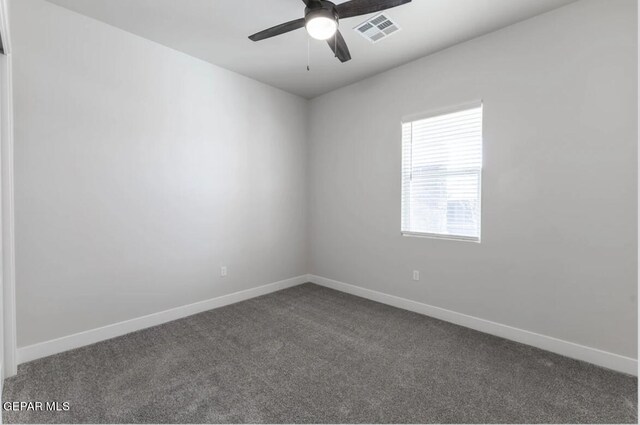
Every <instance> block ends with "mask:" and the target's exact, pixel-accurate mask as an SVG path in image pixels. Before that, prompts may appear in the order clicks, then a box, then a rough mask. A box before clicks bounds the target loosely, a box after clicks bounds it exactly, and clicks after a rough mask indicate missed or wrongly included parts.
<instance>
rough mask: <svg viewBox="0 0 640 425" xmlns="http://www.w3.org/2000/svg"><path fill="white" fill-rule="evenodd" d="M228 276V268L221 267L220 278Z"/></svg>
mask: <svg viewBox="0 0 640 425" xmlns="http://www.w3.org/2000/svg"><path fill="white" fill-rule="evenodd" d="M226 275H227V266H222V267H220V276H222V277H225V276H226Z"/></svg>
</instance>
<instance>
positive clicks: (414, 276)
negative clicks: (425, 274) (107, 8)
mask: <svg viewBox="0 0 640 425" xmlns="http://www.w3.org/2000/svg"><path fill="white" fill-rule="evenodd" d="M413 280H420V271H418V270H414V271H413Z"/></svg>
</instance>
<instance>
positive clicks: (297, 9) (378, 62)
mask: <svg viewBox="0 0 640 425" xmlns="http://www.w3.org/2000/svg"><path fill="white" fill-rule="evenodd" d="M49 1H50V2H52V3H55V4H58V5H60V6H64V7H66V8H68V9H71V10H74V11H77V12H79V13H82V14H84V15H87V16H90V17H93V18H95V19H98V20H100V21H103V22H106V23H108V24H111V25H113V26H116V27H119V28H122V29H124V30H126V31H129V32H131V33H134V34H137V35H140V36H142V37H145V38H147V39H150V40H154V41H156V42H158V43H160V44H163V45H165V46H169V47H172V48H174V49H176V50H179V51H182V52H184V53H187V54H189V55H191V56H195V57H197V58H200V59H203V60H205V61H207V62H211V63H213V64H216V65H219V66H222V67H224V68H227V69H230V70H232V71H235V72H238V73H240V74H243V75H246V76H248V77H251V78H254V79H256V80H259V81H262V82H264V83H267V84H270V85H272V86H275V87H279V88H281V89H283V90H286V91H289V92H291V93H294V94H298V95H300V96H304V97H307V98H311V97H315V96H317V95H320V94H322V93H326V92H328V91H331V90H334V89H336V88H339V87H342V86H345V85H347V84H350V83H353V82H355V81H358V80H361V79H363V78H366V77H368V76H370V75H374V74H377V73H379V72H382V71H385V70H387V69H391V68H393V67H396V66H398V65H401V64H403V63H406V62H409V61H411V60H414V59H417V58H419V57H422V56H425V55H428V54H430V53H434V52H436V51H438V50H442V49H444V48H447V47H449V46H452V45H454V44H457V43H460V42H462V41H465V40H469V39H471V38H474V37H478V36H480V35H483V34H486V33H489V32H491V31H495V30H497V29H499V28H503V27H505V26H508V25H511V24H513V23H515V22H518V21H522V20H524V19H527V18H530V17H533V16H535V15H538V14H540V13H544V12H547V11H549V10H552V9H555V8H557V7H560V6H563V5H565V4H568V3H571V2H572V1H575V0H413V2H411V3H408V4H406V5H403V6H400V7H397V8H395V9H390V10H389V11H388V15H389V16H390V17H391V18H392V19H394V20H395V21H396V22H397V23H398V24H399V25H400V26H401V27H402V31H400V32H397V33H395V34H393V35H392V36H391V37H389V38H387V39H384V40H382V41H380V42H379V43H377V44H371V43H370V42H369V41H367V40H365V39H364V38H363V37H361V36H360V35H359V34H357V33H355V32H354V31H353V27H355V26H356V25H357V24H359V23H360V22H362V21H364V20H365V19H366V18H367V16H361V17H356V18H350V19H344V20H342V21H340V29H341V31H342V34H343V35H344V38H345V40H346V41H347V44H348V45H349V49H350V51H351V56H352V60H351V61H349V62H346V63H344V64H343V63H340V61H338V60H337V59H336V58H334V57H333V53H332V52H331V50H330V49H329V47H328V46H327V44H326V42H323V41H316V40H311V51H310V54H311V71H309V72H308V71H307V70H306V65H307V39H308V37H307V35H306V31H304V29H300V30H297V31H294V32H291V33H288V34H284V35H281V36H278V37H274V38H271V39H268V40H263V41H260V42H252V41H250V40H249V39H248V38H247V37H248V36H249V35H250V34H253V33H255V32H258V31H260V30H263V29H265V28H268V27H271V26H273V25H276V24H279V23H282V22H285V21H289V20H293V19H297V18H301V17H303V13H304V3H303V2H302V0H49ZM335 3H336V4H337V3H344V0H342V1H335Z"/></svg>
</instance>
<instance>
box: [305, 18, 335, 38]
mask: <svg viewBox="0 0 640 425" xmlns="http://www.w3.org/2000/svg"><path fill="white" fill-rule="evenodd" d="M327 15H329V16H327ZM305 27H306V28H307V32H308V33H309V35H310V36H311V37H313V38H315V39H316V40H327V39H329V38H331V37H333V35H334V34H335V33H336V31H337V30H338V22H337V21H336V19H335V18H334V17H333V16H331V15H330V14H318V15H316V16H313V17H310V19H308V20H307V23H306V24H305Z"/></svg>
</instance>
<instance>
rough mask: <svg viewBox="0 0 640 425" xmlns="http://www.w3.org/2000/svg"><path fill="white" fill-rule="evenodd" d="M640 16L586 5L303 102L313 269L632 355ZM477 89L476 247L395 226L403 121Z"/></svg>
mask: <svg viewBox="0 0 640 425" xmlns="http://www.w3.org/2000/svg"><path fill="white" fill-rule="evenodd" d="M636 18H637V13H636V2H635V1H633V0H607V1H603V0H584V1H581V2H577V3H573V4H571V5H569V6H567V7H564V8H562V9H558V10H556V11H553V12H550V13H548V14H545V15H541V16H539V17H536V18H534V19H531V20H528V21H525V22H523V23H520V24H517V25H514V26H511V27H509V28H506V29H504V30H501V31H499V32H495V33H492V34H489V35H487V36H485V37H482V38H479V39H475V40H472V41H470V42H467V43H464V44H461V45H458V46H455V47H453V48H451V49H448V50H445V51H442V52H440V53H438V54H436V55H433V56H429V57H426V58H423V59H420V60H418V61H415V62H412V63H410V64H407V65H405V66H402V67H400V68H396V69H394V70H391V71H388V72H386V73H383V74H380V75H378V76H376V77H373V78H370V79H367V80H365V81H362V82H359V83H357V84H354V85H351V86H348V87H346V88H343V89H340V90H337V91H334V92H332V93H329V94H326V95H324V96H321V97H319V98H316V99H314V100H312V101H311V104H310V113H311V116H312V117H313V120H312V121H311V123H310V125H311V128H310V142H311V145H310V154H309V155H310V156H309V157H310V167H311V169H310V191H311V193H310V220H311V234H310V241H311V254H310V255H311V257H310V262H311V264H310V267H311V272H312V273H314V274H317V275H320V276H323V277H326V278H330V279H335V280H339V281H342V282H346V283H350V284H354V285H358V286H361V287H365V288H369V289H372V290H377V291H381V292H385V293H388V294H392V295H397V296H401V297H405V298H409V299H411V300H415V301H420V302H424V303H427V304H431V305H435V306H438V307H442V308H446V309H450V310H453V311H457V312H460V313H465V314H468V315H472V316H476V317H480V318H483V319H487V320H491V321H495V322H498V323H502V324H506V325H511V326H514V327H517V328H521V329H525V330H528V331H532V332H537V333H540V334H543V335H547V336H552V337H556V338H560V339H563V340H567V341H571V342H575V343H579V344H582V345H586V346H590V347H594V348H599V349H602V350H606V351H610V352H613V353H616V354H621V355H625V356H630V357H634V358H635V357H636V354H637V353H636V351H637V268H636V267H637V263H636V261H637V239H636V238H637V223H638V222H637V220H636V213H637V193H638V192H637V177H636V176H637V162H636V161H637V158H638V156H637V145H636V143H637V129H636V126H637V116H638V115H637V33H636V29H637V28H636V25H637V23H636ZM476 99H482V100H483V101H484V117H485V120H484V125H485V127H484V175H483V200H482V202H483V211H482V243H481V244H476V243H469V242H458V241H446V240H434V239H426V238H410V237H402V236H400V120H401V117H402V116H405V115H408V114H413V113H419V112H422V111H429V110H432V109H439V108H442V107H447V106H451V105H457V104H460V103H464V102H468V101H473V100H476ZM414 269H416V270H420V271H421V280H420V281H419V282H414V281H412V270H414Z"/></svg>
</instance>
